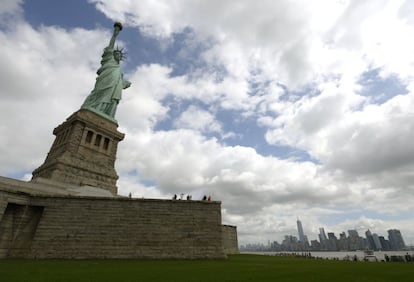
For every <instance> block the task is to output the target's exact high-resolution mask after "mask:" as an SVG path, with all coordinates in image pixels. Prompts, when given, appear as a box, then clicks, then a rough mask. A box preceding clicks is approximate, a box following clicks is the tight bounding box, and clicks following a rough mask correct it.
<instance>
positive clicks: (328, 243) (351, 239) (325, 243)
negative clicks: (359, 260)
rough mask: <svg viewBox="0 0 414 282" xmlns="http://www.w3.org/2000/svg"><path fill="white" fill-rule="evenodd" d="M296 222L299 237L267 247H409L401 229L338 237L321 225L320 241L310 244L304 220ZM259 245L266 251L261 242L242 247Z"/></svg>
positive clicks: (351, 249) (320, 248) (314, 249)
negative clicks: (386, 236)
mask: <svg viewBox="0 0 414 282" xmlns="http://www.w3.org/2000/svg"><path fill="white" fill-rule="evenodd" d="M296 224H297V229H298V235H299V238H297V237H296V236H293V235H285V237H284V240H283V241H282V243H281V244H279V243H278V242H277V241H274V242H272V243H270V244H268V248H265V249H266V250H268V251H360V250H373V251H403V250H408V249H409V247H407V246H406V245H405V243H404V239H403V237H402V234H401V231H400V230H398V229H389V230H388V231H387V232H388V239H386V238H385V237H384V236H380V235H378V234H377V233H372V232H371V231H370V230H369V229H368V230H367V231H366V232H365V238H364V237H361V236H360V235H359V234H358V231H357V230H355V229H350V230H347V233H348V236H347V234H346V232H341V233H340V234H339V238H338V237H336V235H335V233H334V232H328V233H327V234H326V233H325V229H324V228H323V227H320V228H319V234H318V237H319V241H318V240H311V241H310V244H309V241H308V238H307V236H306V235H305V233H304V231H303V226H302V222H301V221H300V220H299V219H297V221H296ZM257 246H261V247H260V251H264V249H263V248H262V247H263V245H261V244H253V245H249V247H245V248H243V247H244V246H241V247H240V249H241V250H243V249H244V250H249V251H259V250H258V249H256V248H255V247H257ZM411 248H412V247H411Z"/></svg>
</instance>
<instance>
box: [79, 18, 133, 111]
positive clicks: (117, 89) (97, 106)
mask: <svg viewBox="0 0 414 282" xmlns="http://www.w3.org/2000/svg"><path fill="white" fill-rule="evenodd" d="M121 30H122V24H121V23H119V22H116V23H115V24H114V32H113V35H112V38H111V41H110V42H109V45H108V47H106V48H105V49H104V53H103V54H102V60H101V67H100V68H99V69H98V71H97V74H98V77H97V78H96V83H95V87H94V89H93V90H92V92H91V94H89V96H88V97H86V100H85V102H84V103H83V105H82V106H81V108H82V109H90V110H92V111H94V112H97V113H100V114H104V115H106V116H109V117H110V118H111V119H114V117H115V112H116V107H117V106H118V103H119V101H120V100H121V92H122V89H125V88H128V87H129V86H131V82H129V81H127V80H125V79H124V78H123V74H122V71H121V67H120V65H119V64H120V61H121V60H122V59H123V57H124V54H123V53H122V50H119V49H118V48H117V49H115V50H114V44H115V39H116V37H117V36H118V34H119V32H120V31H121Z"/></svg>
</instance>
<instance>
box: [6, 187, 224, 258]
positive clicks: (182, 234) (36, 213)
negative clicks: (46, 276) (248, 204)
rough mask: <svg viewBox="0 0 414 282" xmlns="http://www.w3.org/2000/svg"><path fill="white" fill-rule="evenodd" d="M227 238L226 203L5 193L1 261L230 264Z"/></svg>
mask: <svg viewBox="0 0 414 282" xmlns="http://www.w3.org/2000/svg"><path fill="white" fill-rule="evenodd" d="M6 202H7V205H5V203H6ZM2 207H3V208H2ZM4 207H5V208H4ZM2 210H3V215H2V216H1V211H2ZM222 236H223V234H222V226H221V203H220V202H203V201H179V200H177V201H173V200H157V199H128V198H93V197H71V196H33V195H24V194H18V193H17V194H16V193H11V192H8V191H1V190H0V258H42V259H43V258H65V259H92V258H93V259H96V258H98V259H105V258H119V259H128V258H149V259H162V258H180V259H182V258H183V259H211V258H225V257H226V255H225V253H224V249H223V240H222V239H223V238H222Z"/></svg>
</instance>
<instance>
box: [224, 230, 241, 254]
mask: <svg viewBox="0 0 414 282" xmlns="http://www.w3.org/2000/svg"><path fill="white" fill-rule="evenodd" d="M222 236H223V248H224V252H225V253H226V254H227V255H234V254H239V253H240V251H239V243H238V240H237V227H236V226H232V225H223V226H222Z"/></svg>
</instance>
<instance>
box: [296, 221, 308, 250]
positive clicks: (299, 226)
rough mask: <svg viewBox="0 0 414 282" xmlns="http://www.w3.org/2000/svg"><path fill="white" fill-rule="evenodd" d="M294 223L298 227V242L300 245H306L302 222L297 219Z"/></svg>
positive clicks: (306, 240)
mask: <svg viewBox="0 0 414 282" xmlns="http://www.w3.org/2000/svg"><path fill="white" fill-rule="evenodd" d="M296 223H297V225H298V233H299V241H301V242H302V244H308V239H307V237H306V236H305V234H304V233H303V228H302V222H300V220H299V219H298V220H297V221H296Z"/></svg>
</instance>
